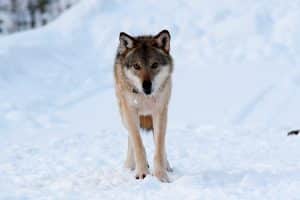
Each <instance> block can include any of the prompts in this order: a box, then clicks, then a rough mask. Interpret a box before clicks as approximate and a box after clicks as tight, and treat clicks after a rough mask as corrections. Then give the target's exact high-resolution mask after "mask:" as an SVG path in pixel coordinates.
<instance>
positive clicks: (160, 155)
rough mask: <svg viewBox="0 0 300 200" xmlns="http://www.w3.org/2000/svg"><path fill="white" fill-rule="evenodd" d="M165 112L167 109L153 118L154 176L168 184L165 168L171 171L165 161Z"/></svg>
mask: <svg viewBox="0 0 300 200" xmlns="http://www.w3.org/2000/svg"><path fill="white" fill-rule="evenodd" d="M167 112H168V111H167V108H164V109H163V110H162V111H160V112H157V113H155V115H154V116H153V122H154V142H155V152H154V176H156V177H157V178H158V179H159V180H160V181H162V182H170V180H169V177H168V174H167V168H169V169H170V170H171V167H170V165H169V163H168V161H167V157H166V149H165V136H166V126H167Z"/></svg>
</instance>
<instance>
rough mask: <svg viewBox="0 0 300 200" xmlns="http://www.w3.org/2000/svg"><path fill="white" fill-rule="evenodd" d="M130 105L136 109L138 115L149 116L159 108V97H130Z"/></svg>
mask: <svg viewBox="0 0 300 200" xmlns="http://www.w3.org/2000/svg"><path fill="white" fill-rule="evenodd" d="M128 100H129V102H130V105H131V106H132V107H134V108H136V109H137V111H138V113H139V115H151V114H152V113H153V112H154V111H155V110H157V108H158V107H159V103H161V102H160V98H159V96H149V97H148V96H145V95H132V96H130V97H129V98H128Z"/></svg>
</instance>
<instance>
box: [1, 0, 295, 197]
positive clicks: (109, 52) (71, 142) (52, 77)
mask: <svg viewBox="0 0 300 200" xmlns="http://www.w3.org/2000/svg"><path fill="white" fill-rule="evenodd" d="M299 9H300V1H295V0H289V1H280V0H272V1H267V0H255V1H250V0H249V1H248V0H246V1H242V0H240V1H233V0H232V1H221V2H220V1H218V0H209V1H208V0H202V1H196V0H195V1H183V0H182V1H181V0H178V1H171V0H168V1H157V0H148V1H138V0H136V1H130V2H126V3H125V2H123V1H117V0H112V1H104V0H103V1H100V0H85V1H82V2H81V3H79V4H78V5H77V6H74V8H72V9H71V10H70V11H69V12H67V13H65V14H64V15H63V16H62V17H60V18H59V19H58V20H56V21H55V22H54V23H52V24H50V25H49V26H46V27H45V28H42V29H38V30H35V31H28V32H24V33H18V34H14V35H11V36H4V37H1V38H0V102H1V103H0V146H1V151H0V199H171V198H173V199H300V192H299V188H300V174H299V171H300V151H299V146H300V140H299V138H298V137H297V136H289V137H287V136H286V135H287V131H288V130H290V129H293V128H300V117H299V116H300V114H299V113H300V107H299V102H300V66H299V64H300V39H299V34H300V26H299V25H300V21H299V18H300V12H299ZM165 28H167V29H169V30H170V32H171V34H172V41H171V52H172V55H173V57H174V60H175V72H174V87H173V95H172V99H171V105H170V117H169V124H168V134H167V143H168V145H167V149H168V155H169V160H170V162H171V165H172V166H173V167H174V172H173V173H171V174H170V177H171V179H172V183H169V184H166V183H165V184H164V183H160V182H159V181H157V180H156V179H155V178H154V177H152V176H147V177H146V179H145V180H143V181H136V180H135V179H134V173H133V172H129V171H126V170H125V169H123V168H122V164H123V161H124V158H125V153H126V146H127V141H126V139H127V135H126V131H125V130H124V128H123V127H122V125H121V121H120V117H119V114H118V108H117V104H116V99H115V96H114V89H113V75H112V68H113V60H114V56H115V51H116V46H117V44H118V35H119V32H120V31H125V32H128V33H131V34H134V35H137V34H144V33H146V34H149V33H152V34H155V33H157V32H159V31H160V30H162V29H165ZM143 138H144V141H145V145H146V146H147V153H148V154H149V156H148V158H149V162H150V165H151V164H152V159H151V155H153V142H152V137H151V136H150V134H148V135H147V134H143ZM151 166H152V165H151Z"/></svg>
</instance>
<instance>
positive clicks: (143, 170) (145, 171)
mask: <svg viewBox="0 0 300 200" xmlns="http://www.w3.org/2000/svg"><path fill="white" fill-rule="evenodd" d="M147 174H149V171H148V166H146V167H144V168H141V169H137V170H136V173H135V179H144V178H145V177H146V176H147Z"/></svg>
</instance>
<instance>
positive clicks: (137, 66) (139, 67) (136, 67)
mask: <svg viewBox="0 0 300 200" xmlns="http://www.w3.org/2000/svg"><path fill="white" fill-rule="evenodd" d="M133 68H134V69H135V70H140V69H141V66H139V64H134V65H133Z"/></svg>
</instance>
